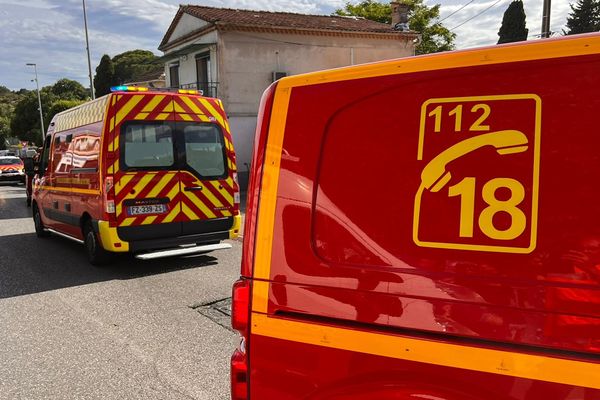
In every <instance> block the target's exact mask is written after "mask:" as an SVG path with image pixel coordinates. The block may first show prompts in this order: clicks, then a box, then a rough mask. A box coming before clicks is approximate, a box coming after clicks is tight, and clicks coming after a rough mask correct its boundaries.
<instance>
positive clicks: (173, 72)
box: [169, 64, 179, 88]
mask: <svg viewBox="0 0 600 400" xmlns="http://www.w3.org/2000/svg"><path fill="white" fill-rule="evenodd" d="M169 77H170V79H171V87H172V88H178V87H179V64H172V65H169Z"/></svg>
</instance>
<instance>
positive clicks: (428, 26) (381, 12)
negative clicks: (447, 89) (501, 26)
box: [335, 0, 456, 54]
mask: <svg viewBox="0 0 600 400" xmlns="http://www.w3.org/2000/svg"><path fill="white" fill-rule="evenodd" d="M404 3H405V4H407V5H408V7H409V11H408V26H409V28H410V30H412V31H415V32H418V33H420V34H421V42H420V43H419V44H418V45H417V47H416V49H415V51H416V53H417V54H428V53H436V52H439V51H448V50H453V49H454V39H456V34H455V33H452V32H450V30H448V28H446V27H445V26H444V25H442V24H441V23H439V22H436V20H437V19H438V18H439V16H440V5H439V4H436V5H434V6H431V7H429V6H427V5H425V4H424V0H405V1H404ZM335 14H337V15H344V16H352V15H353V16H357V17H363V18H366V19H370V20H373V21H377V22H382V23H386V24H391V22H392V9H391V7H390V5H389V4H383V3H380V2H378V1H375V0H363V1H361V2H360V3H358V4H356V5H353V4H351V3H346V5H345V6H344V8H343V9H338V10H336V11H335Z"/></svg>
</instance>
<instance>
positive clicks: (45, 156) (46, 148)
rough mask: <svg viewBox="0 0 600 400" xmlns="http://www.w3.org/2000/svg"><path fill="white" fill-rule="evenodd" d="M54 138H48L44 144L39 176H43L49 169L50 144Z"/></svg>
mask: <svg viewBox="0 0 600 400" xmlns="http://www.w3.org/2000/svg"><path fill="white" fill-rule="evenodd" d="M51 140H52V137H51V136H50V135H48V136H46V141H45V142H44V150H43V151H42V157H41V159H40V171H39V174H40V175H43V174H44V172H45V171H46V168H47V167H48V160H49V158H50V144H51Z"/></svg>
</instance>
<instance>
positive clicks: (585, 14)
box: [564, 0, 600, 35]
mask: <svg viewBox="0 0 600 400" xmlns="http://www.w3.org/2000/svg"><path fill="white" fill-rule="evenodd" d="M570 6H571V13H570V14H569V16H568V17H567V30H565V31H564V33H565V35H575V34H578V33H586V32H597V31H600V0H578V1H577V4H575V5H574V6H573V4H571V5H570Z"/></svg>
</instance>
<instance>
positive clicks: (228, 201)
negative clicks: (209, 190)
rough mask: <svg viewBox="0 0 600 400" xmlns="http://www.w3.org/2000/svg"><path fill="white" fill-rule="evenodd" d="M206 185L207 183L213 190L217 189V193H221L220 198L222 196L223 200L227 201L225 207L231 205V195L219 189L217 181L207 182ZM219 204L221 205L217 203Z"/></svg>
mask: <svg viewBox="0 0 600 400" xmlns="http://www.w3.org/2000/svg"><path fill="white" fill-rule="evenodd" d="M208 183H209V185H213V186H214V187H215V189H217V190H218V191H219V193H221V196H223V197H224V198H225V200H227V205H232V204H233V196H232V195H231V194H229V192H228V191H227V190H225V189H219V186H222V185H221V184H220V183H219V181H209V182H208ZM219 204H221V203H219ZM224 205H225V204H224Z"/></svg>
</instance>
